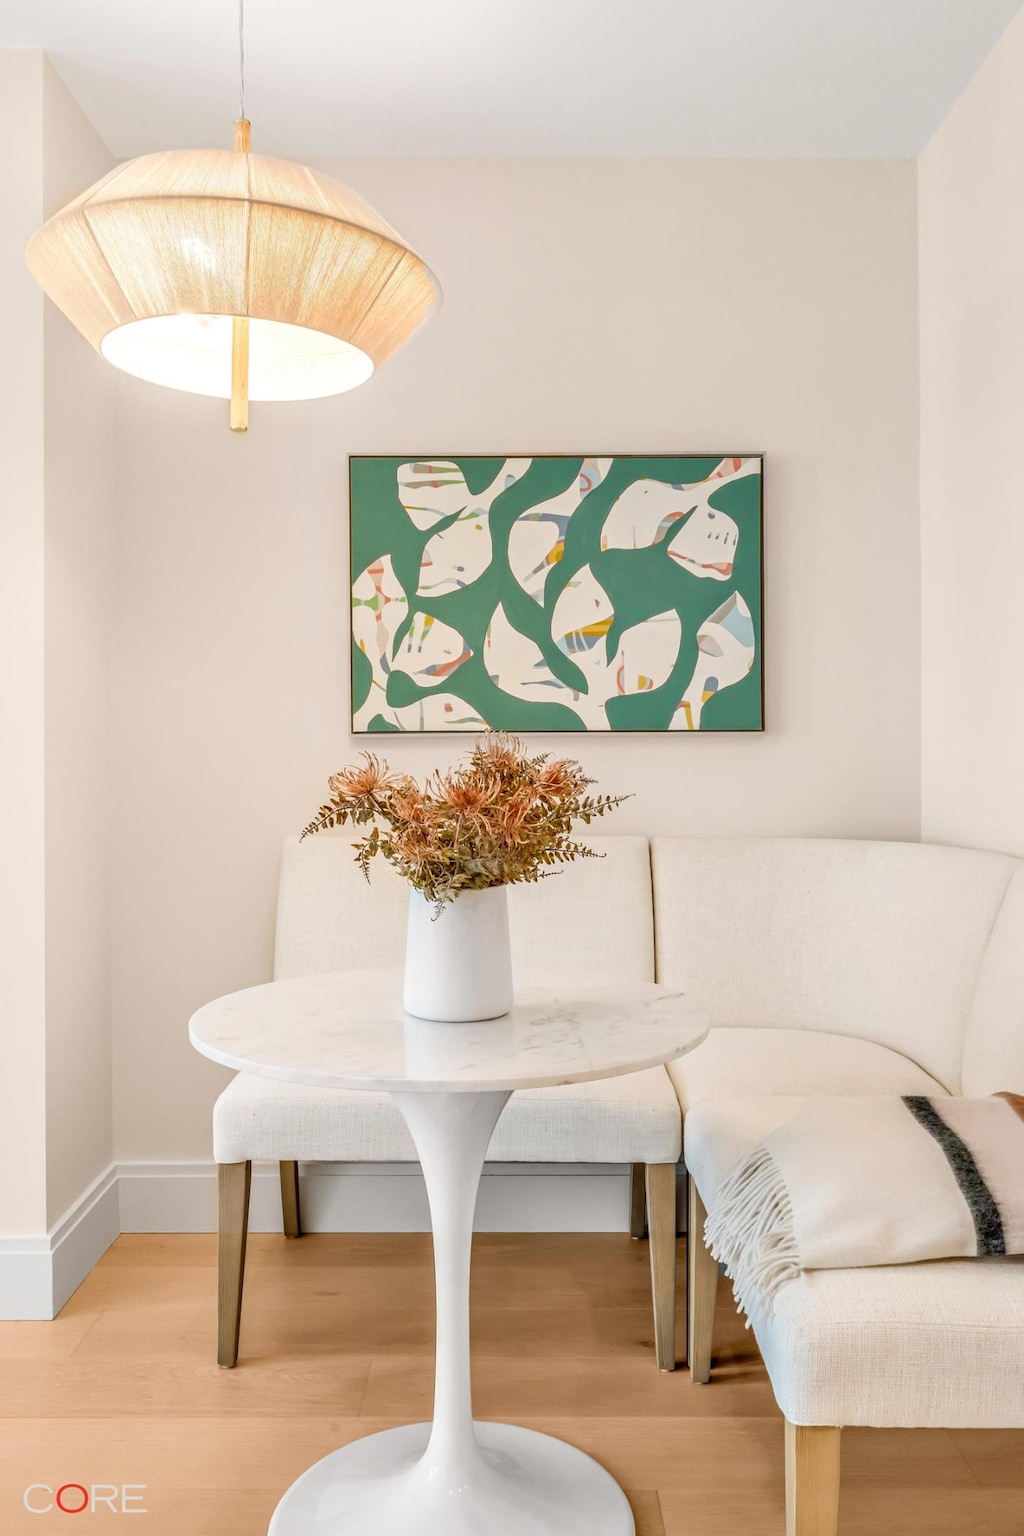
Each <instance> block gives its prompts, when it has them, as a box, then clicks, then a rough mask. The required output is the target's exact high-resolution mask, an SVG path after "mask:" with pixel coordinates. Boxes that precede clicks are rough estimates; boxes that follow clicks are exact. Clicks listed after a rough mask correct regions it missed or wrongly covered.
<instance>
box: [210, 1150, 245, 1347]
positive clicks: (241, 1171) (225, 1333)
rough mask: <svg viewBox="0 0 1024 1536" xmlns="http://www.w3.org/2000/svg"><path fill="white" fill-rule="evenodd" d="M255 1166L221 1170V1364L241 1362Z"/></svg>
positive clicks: (234, 1165) (231, 1165) (229, 1166)
mask: <svg viewBox="0 0 1024 1536" xmlns="http://www.w3.org/2000/svg"><path fill="white" fill-rule="evenodd" d="M251 1184H252V1163H220V1164H218V1166H217V1364H218V1365H222V1366H224V1367H225V1368H226V1369H229V1368H230V1367H231V1366H233V1365H234V1364H235V1362H236V1361H237V1359H238V1331H239V1328H240V1327H241V1323H242V1281H243V1279H244V1277H245V1239H246V1236H247V1235H248V1231H249V1189H250V1186H251Z"/></svg>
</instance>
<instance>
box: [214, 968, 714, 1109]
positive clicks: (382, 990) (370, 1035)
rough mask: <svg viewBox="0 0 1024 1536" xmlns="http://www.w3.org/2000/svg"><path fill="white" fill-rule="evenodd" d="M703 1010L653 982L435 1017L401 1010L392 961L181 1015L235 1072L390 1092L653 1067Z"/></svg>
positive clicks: (478, 1087) (562, 1079)
mask: <svg viewBox="0 0 1024 1536" xmlns="http://www.w3.org/2000/svg"><path fill="white" fill-rule="evenodd" d="M708 1022H709V1021H708V1017H707V1015H706V1014H705V1012H704V1010H703V1009H702V1008H700V1007H699V1006H698V1005H697V1004H696V1003H695V1002H694V1001H693V1000H692V999H691V998H690V997H689V996H688V995H687V994H686V993H685V992H682V991H680V990H679V989H678V988H674V987H662V986H656V985H655V984H654V983H653V982H635V983H632V984H630V985H627V986H622V985H618V986H593V987H557V988H552V989H551V990H537V989H529V990H523V991H517V993H516V1000H515V1004H514V1006H513V1008H512V1011H511V1013H509V1014H506V1015H505V1016H504V1017H503V1018H500V1019H488V1020H486V1021H485V1022H483V1023H479V1024H439V1023H433V1022H428V1021H427V1020H424V1019H416V1018H413V1017H412V1016H411V1015H410V1014H407V1013H405V1011H404V1010H403V1008H402V976H401V972H399V971H344V972H337V973H336V974H334V975H329V976H297V977H294V978H292V979H290V980H287V981H274V982H269V983H267V984H266V985H265V986H261V987H248V988H246V990H245V991H243V992H232V993H230V994H229V995H228V996H227V997H220V998H217V999H216V1000H215V1001H214V1002H212V1003H207V1004H206V1006H205V1007H203V1008H200V1009H199V1011H198V1013H196V1014H194V1015H193V1017H192V1019H191V1021H190V1023H189V1037H190V1039H191V1041H192V1044H193V1045H194V1046H195V1048H196V1050H198V1051H200V1052H201V1053H202V1054H203V1055H204V1056H209V1057H210V1058H211V1060H213V1061H218V1062H221V1063H222V1064H223V1065H224V1066H226V1067H234V1068H235V1069H236V1070H237V1071H239V1072H251V1073H254V1074H256V1075H257V1076H261V1077H275V1078H283V1079H284V1080H285V1081H286V1082H292V1083H308V1084H313V1085H317V1086H320V1087H324V1088H366V1089H376V1090H378V1091H387V1092H392V1093H402V1092H405V1093H408V1092H415V1091H417V1090H421V1091H423V1092H467V1093H470V1092H475V1093H480V1092H484V1091H488V1090H496V1089H503V1088H506V1089H513V1088H543V1087H554V1086H557V1085H559V1084H563V1083H583V1082H587V1081H591V1080H593V1079H596V1078H602V1077H616V1076H618V1075H620V1074H622V1073H626V1072H638V1071H640V1070H642V1069H643V1068H644V1067H654V1066H659V1065H661V1064H663V1063H664V1062H667V1061H673V1060H675V1058H676V1057H678V1056H682V1055H684V1054H685V1053H686V1052H687V1051H691V1050H693V1048H694V1047H695V1046H697V1045H699V1044H700V1042H701V1041H702V1040H703V1039H704V1037H705V1035H706V1034H707V1031H708Z"/></svg>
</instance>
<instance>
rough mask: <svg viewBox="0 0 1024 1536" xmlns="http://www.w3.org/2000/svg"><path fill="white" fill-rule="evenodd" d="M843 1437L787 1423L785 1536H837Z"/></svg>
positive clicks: (832, 1430)
mask: <svg viewBox="0 0 1024 1536" xmlns="http://www.w3.org/2000/svg"><path fill="white" fill-rule="evenodd" d="M840 1434H841V1431H840V1430H838V1429H835V1428H833V1427H832V1426H831V1425H826V1426H821V1425H813V1426H811V1425H806V1424H791V1423H790V1422H789V1420H788V1419H787V1420H786V1536H836V1530H837V1527H838V1523H839V1438H840Z"/></svg>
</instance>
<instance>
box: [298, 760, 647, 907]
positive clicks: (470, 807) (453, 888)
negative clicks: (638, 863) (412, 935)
mask: <svg viewBox="0 0 1024 1536" xmlns="http://www.w3.org/2000/svg"><path fill="white" fill-rule="evenodd" d="M593 782H594V781H593V779H590V778H588V777H587V775H586V774H585V773H584V771H583V769H582V768H581V767H580V765H579V763H577V762H574V761H572V759H570V758H556V759H554V760H552V759H551V758H550V756H549V755H548V754H547V753H546V752H545V753H542V754H540V755H538V756H536V757H530V756H529V755H528V754H527V752H526V749H525V747H524V746H523V743H522V742H521V741H519V740H518V739H517V738H516V737H514V736H505V735H502V734H500V733H493V734H489V735H488V736H486V737H485V738H484V739H483V740H482V741H479V742H478V743H477V745H476V746H475V748H474V749H473V751H472V752H471V753H470V755H469V757H468V759H467V761H466V762H465V763H462V764H459V765H457V766H456V767H454V768H451V769H448V770H447V772H441V771H437V772H435V773H432V774H431V775H430V776H429V778H427V780H426V781H425V783H424V784H423V785H420V784H418V783H417V782H416V780H415V779H413V778H410V777H409V776H408V775H407V774H399V773H394V772H392V770H391V769H390V768H389V767H388V765H387V763H385V762H382V761H381V759H380V758H378V757H375V756H374V755H373V754H372V753H364V754H363V764H362V765H361V766H358V765H355V766H351V767H348V768H343V769H342V770H341V772H340V773H335V774H332V776H331V778H330V779H329V780H328V788H329V789H330V800H329V801H328V803H327V804H326V805H322V806H321V807H320V809H319V811H318V812H317V814H316V816H314V818H313V820H312V821H311V822H310V823H309V826H308V827H306V829H305V831H304V832H303V834H302V836H303V837H309V836H310V835H312V834H313V833H315V832H322V831H324V830H325V829H327V828H330V827H340V826H345V825H348V824H352V825H354V826H363V827H366V828H367V831H366V832H365V833H364V834H363V836H362V837H361V838H360V839H359V841H358V842H357V843H355V844H353V846H354V848H355V850H356V860H357V862H358V864H359V866H360V868H361V869H362V871H363V873H364V874H365V875H366V876H367V877H369V870H370V861H371V859H374V858H376V856H377V855H378V854H380V855H381V856H382V857H383V858H384V859H386V860H387V862H388V863H389V864H391V865H392V866H393V868H395V869H397V870H398V872H399V874H400V875H401V876H402V877H403V879H405V880H407V881H408V882H409V884H410V885H412V886H414V887H415V889H416V890H418V891H422V892H423V895H424V896H425V897H426V899H427V900H428V901H430V902H433V903H434V905H435V906H436V907H437V908H438V910H440V908H441V907H443V906H444V904H445V903H446V902H449V901H453V900H454V899H455V897H456V896H458V894H459V892H460V891H482V890H488V889H489V888H490V887H492V886H497V885H514V884H518V883H519V882H520V881H524V880H525V881H533V880H540V879H542V878H543V877H544V876H545V875H549V874H553V873H555V872H556V867H557V866H558V865H560V864H568V863H571V862H572V861H573V860H574V859H590V858H596V857H597V855H596V854H595V853H594V851H593V849H591V848H588V847H587V845H586V844H585V843H581V842H579V841H577V840H576V839H575V838H574V837H573V835H572V833H573V828H574V826H575V824H576V823H577V822H582V823H583V824H584V825H585V826H586V825H589V824H590V822H592V821H595V820H597V819H598V818H600V817H602V816H605V815H607V814H608V812H609V811H611V810H614V808H615V807H616V806H617V805H620V804H621V803H622V801H623V800H625V799H627V798H628V797H627V796H625V795H591V794H590V793H589V790H590V788H591V785H592V784H593Z"/></svg>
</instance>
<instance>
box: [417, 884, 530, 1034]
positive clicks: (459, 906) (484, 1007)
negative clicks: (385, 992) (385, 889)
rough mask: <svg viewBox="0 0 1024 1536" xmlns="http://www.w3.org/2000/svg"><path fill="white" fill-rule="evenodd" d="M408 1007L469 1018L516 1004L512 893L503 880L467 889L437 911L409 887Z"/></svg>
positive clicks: (428, 1014) (426, 1015) (493, 1015)
mask: <svg viewBox="0 0 1024 1536" xmlns="http://www.w3.org/2000/svg"><path fill="white" fill-rule="evenodd" d="M402 1001H403V1004H404V1006H405V1011H406V1013H411V1014H413V1015H414V1016H415V1017H416V1018H418V1019H434V1020H437V1021H445V1022H448V1023H453V1024H454V1023H460V1024H461V1023H470V1022H472V1021H473V1020H477V1019H497V1018H500V1017H501V1015H502V1014H505V1013H508V1011H509V1009H510V1008H511V1007H512V954H511V949H510V946H509V935H508V896H507V893H506V889H505V887H504V886H503V885H497V886H493V887H492V888H491V889H490V890H487V891H462V892H461V894H460V895H458V896H456V898H455V900H454V901H449V902H447V903H446V904H445V905H444V906H443V907H442V908H441V912H440V915H438V916H435V913H434V907H433V905H432V903H431V902H429V901H427V900H426V898H425V897H424V896H423V894H422V893H421V892H420V891H415V890H410V892H409V927H408V933H407V937H406V945H405V990H404V993H403V998H402Z"/></svg>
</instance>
